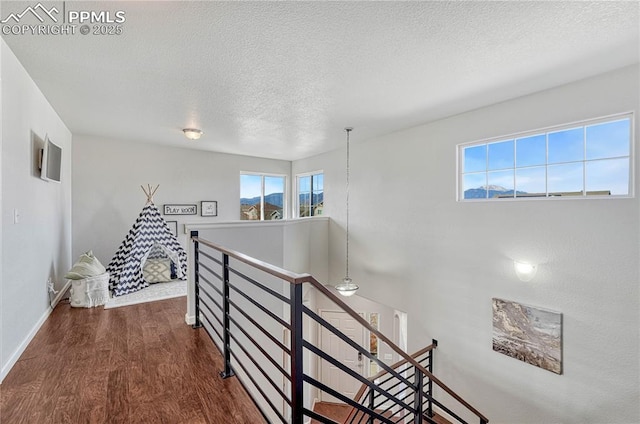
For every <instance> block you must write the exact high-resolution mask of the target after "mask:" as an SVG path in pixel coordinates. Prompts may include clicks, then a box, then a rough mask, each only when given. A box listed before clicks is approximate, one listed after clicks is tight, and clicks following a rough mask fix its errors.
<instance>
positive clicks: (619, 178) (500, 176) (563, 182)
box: [463, 118, 631, 195]
mask: <svg viewBox="0 0 640 424" xmlns="http://www.w3.org/2000/svg"><path fill="white" fill-rule="evenodd" d="M630 133H631V120H630V118H624V119H619V120H616V121H611V122H604V123H599V124H594V125H587V126H581V127H576V128H568V129H563V130H560V131H553V132H549V133H542V134H536V135H531V136H527V137H522V138H516V139H515V140H501V141H498V142H492V143H487V144H481V145H476V146H469V147H465V148H464V149H463V173H464V174H465V175H464V176H463V190H468V189H471V188H480V187H483V186H485V185H490V186H491V185H494V186H501V187H504V188H505V189H507V190H513V189H514V188H515V190H517V191H522V192H527V193H544V192H545V191H546V190H547V188H548V191H549V192H550V193H553V192H576V191H582V190H583V189H586V190H587V191H602V190H608V191H611V194H623V195H624V194H628V193H629V187H628V185H629V159H628V156H629V154H630V146H629V143H630ZM547 143H548V144H547ZM547 147H548V151H547ZM514 156H515V157H514ZM615 158H621V159H615ZM585 160H586V161H587V162H584V161H585ZM546 164H548V169H546V168H547V166H545V165H546ZM514 168H515V172H514ZM514 178H515V187H514ZM546 186H548V187H546Z"/></svg>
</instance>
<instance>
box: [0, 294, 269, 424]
mask: <svg viewBox="0 0 640 424" xmlns="http://www.w3.org/2000/svg"><path fill="white" fill-rule="evenodd" d="M185 303H186V300H185V298H176V299H170V300H164V301H160V302H153V303H144V304H140V305H134V306H127V307H123V308H116V309H106V310H105V309H102V308H92V309H84V308H71V307H70V306H69V304H60V305H58V307H57V308H56V309H55V310H54V311H53V313H52V314H51V316H50V317H49V319H48V320H47V321H46V323H45V324H44V325H43V326H42V328H41V329H40V331H39V332H38V334H37V335H36V337H35V338H34V340H33V341H32V342H31V344H30V345H29V347H28V348H27V349H26V351H25V352H24V354H23V355H22V356H21V357H20V360H19V361H18V362H17V363H16V364H15V366H14V367H13V369H12V370H11V372H10V373H9V375H7V377H6V378H5V380H4V381H3V382H2V385H0V401H1V404H0V423H2V424H18V423H29V424H45V423H55V424H62V423H110V424H117V423H167V424H178V423H180V424H182V423H213V424H218V423H219V424H234V423H238V424H247V423H264V422H265V421H264V419H263V418H262V415H260V413H259V411H258V410H257V409H256V407H255V406H254V405H253V403H252V402H251V400H250V398H249V397H248V396H247V394H246V393H245V392H244V390H243V389H242V386H240V384H239V382H238V381H237V379H235V378H229V379H226V380H222V379H221V378H220V377H219V376H218V372H219V371H220V370H221V369H222V360H221V357H220V355H219V353H218V351H217V350H216V348H215V347H214V345H213V343H212V342H211V340H210V339H209V337H208V336H207V334H206V333H205V332H204V331H203V330H202V329H200V330H193V329H191V327H189V326H187V325H186V324H185V323H184V315H185Z"/></svg>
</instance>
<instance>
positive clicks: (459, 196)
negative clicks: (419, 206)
mask: <svg viewBox="0 0 640 424" xmlns="http://www.w3.org/2000/svg"><path fill="white" fill-rule="evenodd" d="M624 119H629V155H628V156H619V157H611V158H606V159H616V158H628V160H629V176H628V181H629V192H628V193H627V194H612V195H588V194H587V193H586V192H585V190H584V188H585V187H584V181H585V179H584V177H583V194H582V195H580V196H577V195H576V196H550V195H549V192H548V189H546V196H539V197H527V196H514V197H508V198H499V199H497V198H474V199H465V198H464V178H463V177H464V175H465V173H464V149H465V148H467V147H473V146H481V145H487V146H488V145H489V144H493V143H499V142H502V141H509V140H515V139H521V138H526V137H531V136H535V135H545V136H546V138H547V146H546V154H547V157H548V154H549V145H548V136H549V134H550V133H555V132H560V131H564V130H568V129H572V128H579V127H584V128H586V127H587V126H591V125H597V124H602V123H605V122H615V121H621V120H624ZM635 138H636V136H635V113H634V112H623V113H618V114H613V115H607V116H603V117H600V118H593V119H585V120H582V121H576V122H572V123H568V124H562V125H555V126H551V127H546V128H541V129H537V130H531V131H525V132H519V133H514V134H508V135H504V136H500V137H493V138H488V139H483V140H477V141H472V142H469V143H462V144H458V145H457V146H456V155H457V157H456V159H457V161H456V188H457V189H456V200H457V201H458V202H486V201H491V202H495V201H514V200H517V201H523V200H525V201H526V200H540V199H554V200H567V199H621V198H623V199H625V198H633V197H635V184H634V178H633V176H634V175H635V173H634V168H635V160H634V158H635V153H634V152H635ZM598 160H602V159H586V157H585V158H584V159H583V160H582V161H581V162H582V163H584V164H586V163H589V162H594V161H598ZM568 163H571V162H568ZM560 164H562V163H557V164H556V163H554V164H551V165H560ZM549 165H550V164H549V163H546V162H545V164H544V167H545V169H548V167H549ZM525 168H527V167H516V166H515V164H514V167H513V168H506V169H514V170H517V169H525ZM585 168H586V167H585ZM481 172H482V171H479V172H478V173H481ZM488 172H489V170H485V173H488ZM583 172H584V171H583ZM547 178H548V172H545V188H547V187H548V181H547ZM514 189H515V190H517V186H515V184H514Z"/></svg>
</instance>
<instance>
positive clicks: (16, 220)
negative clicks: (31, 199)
mask: <svg viewBox="0 0 640 424" xmlns="http://www.w3.org/2000/svg"><path fill="white" fill-rule="evenodd" d="M19 222H20V211H19V210H18V209H16V208H14V209H13V223H14V224H17V223H19Z"/></svg>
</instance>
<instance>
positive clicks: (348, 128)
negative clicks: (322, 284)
mask: <svg viewBox="0 0 640 424" xmlns="http://www.w3.org/2000/svg"><path fill="white" fill-rule="evenodd" d="M344 130H345V131H346V132H347V245H346V253H347V260H346V262H347V274H346V276H345V278H349V173H350V169H349V163H350V162H349V134H350V133H351V131H352V130H353V128H351V127H347V128H345V129H344Z"/></svg>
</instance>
